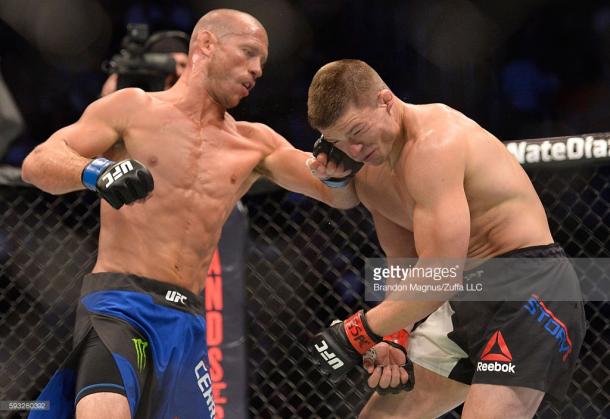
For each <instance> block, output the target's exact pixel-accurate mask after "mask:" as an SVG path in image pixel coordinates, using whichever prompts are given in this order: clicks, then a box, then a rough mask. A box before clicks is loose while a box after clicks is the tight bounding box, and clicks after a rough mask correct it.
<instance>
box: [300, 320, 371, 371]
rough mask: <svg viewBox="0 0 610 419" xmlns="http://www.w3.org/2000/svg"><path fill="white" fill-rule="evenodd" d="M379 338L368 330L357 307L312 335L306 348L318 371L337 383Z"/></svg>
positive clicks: (359, 361) (358, 362)
mask: <svg viewBox="0 0 610 419" xmlns="http://www.w3.org/2000/svg"><path fill="white" fill-rule="evenodd" d="M381 340H382V337H381V336H378V335H376V334H375V333H373V331H372V330H371V329H370V327H369V326H368V323H367V321H366V317H365V315H364V311H362V310H360V311H359V312H357V313H356V314H354V315H352V316H351V317H349V318H348V319H346V320H345V321H342V322H341V321H335V322H333V324H332V325H331V326H330V327H329V328H328V329H326V330H323V331H322V332H320V333H318V334H317V335H315V336H314V337H313V338H312V340H311V342H310V343H309V347H308V348H307V349H308V351H309V353H310V356H311V358H312V361H313V362H314V364H316V365H317V366H318V368H319V369H320V372H322V374H325V375H329V376H330V379H331V381H335V382H336V381H338V380H339V379H340V378H341V377H342V376H343V375H345V374H346V373H347V372H348V371H349V370H350V369H352V368H353V367H354V366H356V365H361V362H362V355H364V354H365V353H366V351H368V350H369V349H370V348H371V347H373V346H374V345H375V344H376V343H378V342H381Z"/></svg>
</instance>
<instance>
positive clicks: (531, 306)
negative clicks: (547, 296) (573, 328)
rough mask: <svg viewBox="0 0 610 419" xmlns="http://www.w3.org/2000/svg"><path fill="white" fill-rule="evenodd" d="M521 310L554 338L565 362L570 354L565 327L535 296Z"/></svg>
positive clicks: (570, 344)
mask: <svg viewBox="0 0 610 419" xmlns="http://www.w3.org/2000/svg"><path fill="white" fill-rule="evenodd" d="M523 308H524V309H526V310H527V311H528V312H529V313H530V314H531V315H532V317H534V318H535V319H536V321H537V322H538V324H541V325H544V330H545V331H546V332H547V333H548V334H550V335H551V336H552V337H553V338H555V340H556V341H557V343H558V344H559V353H560V354H563V361H564V362H565V361H566V360H567V359H568V355H570V353H571V352H572V341H571V340H570V335H569V334H568V328H567V327H566V325H565V324H563V322H562V321H561V320H559V319H558V318H557V316H555V315H554V314H553V312H552V311H551V310H549V309H548V308H547V306H546V305H545V304H544V302H543V301H542V300H541V299H540V297H538V296H537V295H535V294H532V296H531V297H530V298H529V300H527V304H525V305H524V306H523Z"/></svg>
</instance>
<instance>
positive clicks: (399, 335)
mask: <svg viewBox="0 0 610 419" xmlns="http://www.w3.org/2000/svg"><path fill="white" fill-rule="evenodd" d="M383 340H384V342H394V343H396V344H398V345H400V346H402V347H403V348H407V347H408V346H409V332H407V331H406V330H404V329H400V330H399V331H398V332H394V333H391V334H389V335H386V336H384V337H383Z"/></svg>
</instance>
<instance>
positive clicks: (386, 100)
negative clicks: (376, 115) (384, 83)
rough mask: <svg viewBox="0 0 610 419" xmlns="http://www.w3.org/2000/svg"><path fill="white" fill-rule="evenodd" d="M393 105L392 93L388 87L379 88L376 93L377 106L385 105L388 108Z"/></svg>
mask: <svg viewBox="0 0 610 419" xmlns="http://www.w3.org/2000/svg"><path fill="white" fill-rule="evenodd" d="M393 105H394V94H393V93H392V91H391V90H390V89H381V90H380V91H379V93H377V106H381V107H385V108H387V109H388V110H390V109H391V108H392V106H393Z"/></svg>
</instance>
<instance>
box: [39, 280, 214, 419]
mask: <svg viewBox="0 0 610 419" xmlns="http://www.w3.org/2000/svg"><path fill="white" fill-rule="evenodd" d="M203 312H204V311H203V301H202V298H201V297H197V296H196V295H195V294H193V293H192V292H190V291H188V290H186V289H184V288H181V287H178V286H175V285H172V284H168V283H164V282H160V281H156V280H153V279H149V278H143V277H139V276H136V275H129V274H122V273H94V274H89V275H86V276H85V278H84V280H83V287H82V292H81V298H80V301H79V304H78V308H77V313H76V327H75V333H74V349H73V351H72V352H71V353H70V355H69V356H68V358H67V360H66V361H65V362H64V364H63V365H62V366H61V368H60V369H59V370H58V371H57V372H56V373H55V375H54V376H53V377H52V378H51V381H50V382H49V383H48V384H47V386H46V387H45V388H44V390H43V391H42V393H41V394H40V396H39V397H38V400H48V401H49V402H50V410H48V411H33V412H32V413H31V414H30V416H29V417H30V418H39V417H44V418H51V417H52V418H72V417H74V412H75V407H76V404H77V403H78V402H79V400H81V399H82V398H83V397H86V396H87V395H89V394H92V393H97V392H112V393H119V394H122V395H124V396H125V397H126V398H127V400H128V402H129V408H130V410H131V417H132V418H175V417H178V418H213V417H215V404H214V399H213V393H212V380H211V376H210V371H209V363H208V354H207V345H206V324H205V318H204V316H203Z"/></svg>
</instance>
